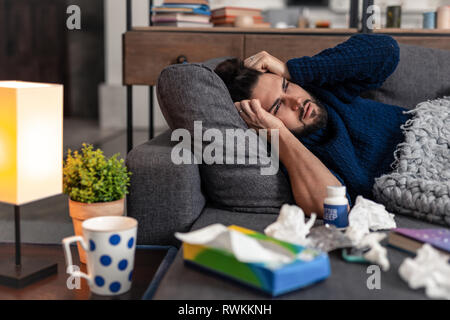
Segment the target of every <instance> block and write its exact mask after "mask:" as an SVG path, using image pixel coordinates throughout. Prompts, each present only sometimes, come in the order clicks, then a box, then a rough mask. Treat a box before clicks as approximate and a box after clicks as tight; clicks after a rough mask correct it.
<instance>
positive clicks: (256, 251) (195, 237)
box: [175, 223, 296, 265]
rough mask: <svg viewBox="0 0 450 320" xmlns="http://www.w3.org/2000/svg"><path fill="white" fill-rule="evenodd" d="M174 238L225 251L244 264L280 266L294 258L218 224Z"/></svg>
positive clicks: (277, 248) (283, 251) (274, 247)
mask: <svg viewBox="0 0 450 320" xmlns="http://www.w3.org/2000/svg"><path fill="white" fill-rule="evenodd" d="M175 237H176V238H177V239H179V240H181V241H183V242H186V243H189V244H196V245H205V246H208V247H212V248H217V249H222V250H226V251H228V252H230V253H232V254H234V256H235V257H236V259H237V260H239V261H241V262H244V263H267V264H270V265H280V264H287V263H290V262H292V261H293V260H294V259H295V258H296V257H295V255H293V254H291V253H290V252H288V251H287V250H285V249H284V248H281V247H280V246H277V245H275V244H273V243H268V242H267V241H258V240H257V239H254V238H251V237H248V236H246V235H245V234H243V233H240V232H238V231H235V230H231V229H229V228H227V227H225V226H224V225H222V224H218V223H217V224H212V225H210V226H207V227H205V228H202V229H199V230H196V231H192V232H189V233H179V232H177V233H175Z"/></svg>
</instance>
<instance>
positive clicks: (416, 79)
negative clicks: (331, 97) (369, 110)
mask: <svg viewBox="0 0 450 320" xmlns="http://www.w3.org/2000/svg"><path fill="white" fill-rule="evenodd" d="M399 46H400V62H399V64H398V66H397V68H396V69H395V71H394V73H393V74H392V75H391V76H390V77H389V78H388V79H387V80H386V81H385V82H384V83H383V86H382V87H381V88H379V89H377V90H373V91H368V92H365V93H364V94H362V96H363V97H365V98H368V99H373V100H376V101H380V102H383V103H387V104H393V105H398V106H401V107H404V108H407V109H412V108H414V107H415V106H416V105H417V104H418V103H419V102H422V101H426V100H430V99H436V98H442V97H443V96H446V95H447V96H448V95H450V51H447V50H439V49H430V48H424V47H418V46H411V45H406V44H400V45H399Z"/></svg>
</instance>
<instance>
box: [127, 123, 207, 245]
mask: <svg viewBox="0 0 450 320" xmlns="http://www.w3.org/2000/svg"><path fill="white" fill-rule="evenodd" d="M170 136H171V132H170V130H168V131H166V132H164V133H163V134H161V135H159V136H158V137H156V138H154V139H152V140H151V141H148V142H146V143H144V144H142V145H140V146H138V147H136V148H134V149H133V150H131V151H130V153H129V154H128V156H127V160H126V163H127V166H128V169H129V170H130V171H131V172H132V176H131V186H130V193H129V195H128V196H127V214H128V216H131V217H134V218H136V219H137V220H138V222H139V226H138V236H137V238H138V243H139V244H153V245H158V244H159V245H177V246H178V245H179V241H178V240H176V239H175V237H174V236H173V235H174V233H175V232H186V231H188V230H189V229H190V227H191V226H192V224H193V223H194V221H195V220H196V219H197V218H198V216H199V215H200V213H201V212H202V210H203V208H204V206H205V202H206V200H205V197H204V195H203V194H202V192H201V180H200V173H199V169H198V165H195V164H191V165H187V164H183V165H175V164H174V163H173V162H172V161H171V157H170V156H171V151H172V147H173V146H174V145H175V144H176V143H177V142H172V141H170Z"/></svg>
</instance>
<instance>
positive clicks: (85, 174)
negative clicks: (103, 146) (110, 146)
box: [63, 143, 131, 203]
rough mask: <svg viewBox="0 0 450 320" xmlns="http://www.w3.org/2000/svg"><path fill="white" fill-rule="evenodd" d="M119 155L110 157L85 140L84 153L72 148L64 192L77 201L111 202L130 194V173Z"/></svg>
mask: <svg viewBox="0 0 450 320" xmlns="http://www.w3.org/2000/svg"><path fill="white" fill-rule="evenodd" d="M118 156H119V154H115V155H113V156H112V157H111V158H109V159H107V158H105V156H104V155H103V151H102V150H100V149H97V150H94V147H93V146H92V145H87V144H85V143H83V147H82V148H81V152H78V151H76V150H75V151H74V152H73V154H72V151H71V150H70V149H69V150H68V153H67V159H66V160H65V161H64V169H63V186H64V193H65V194H67V195H69V197H70V199H72V200H73V201H78V202H84V203H95V202H109V201H115V200H120V199H122V198H123V197H124V196H125V195H126V194H128V187H129V185H130V175H131V173H130V172H128V170H127V167H126V166H125V165H124V160H123V159H120V160H119V159H117V157H118Z"/></svg>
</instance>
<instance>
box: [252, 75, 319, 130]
mask: <svg viewBox="0 0 450 320" xmlns="http://www.w3.org/2000/svg"><path fill="white" fill-rule="evenodd" d="M251 98H252V99H258V100H259V101H260V102H261V106H262V107H263V108H264V109H265V110H266V111H268V112H270V113H271V114H273V115H275V116H276V117H277V118H279V119H280V120H281V121H282V122H283V123H284V125H285V126H286V127H287V128H288V129H289V130H291V131H293V132H294V133H296V134H299V135H302V136H303V135H306V134H309V133H311V132H313V131H316V130H317V129H319V128H322V127H324V126H325V125H326V122H327V111H326V110H325V108H324V107H323V106H322V105H321V104H320V103H319V102H318V101H316V100H315V99H314V97H312V96H311V95H310V94H309V93H308V92H307V91H305V90H303V89H302V88H301V87H300V86H298V85H296V84H295V83H293V82H289V81H288V80H286V79H284V78H282V77H280V76H278V75H275V74H272V73H264V74H263V75H261V76H260V77H259V79H258V82H257V83H256V86H255V88H254V89H253V92H252V97H251Z"/></svg>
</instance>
